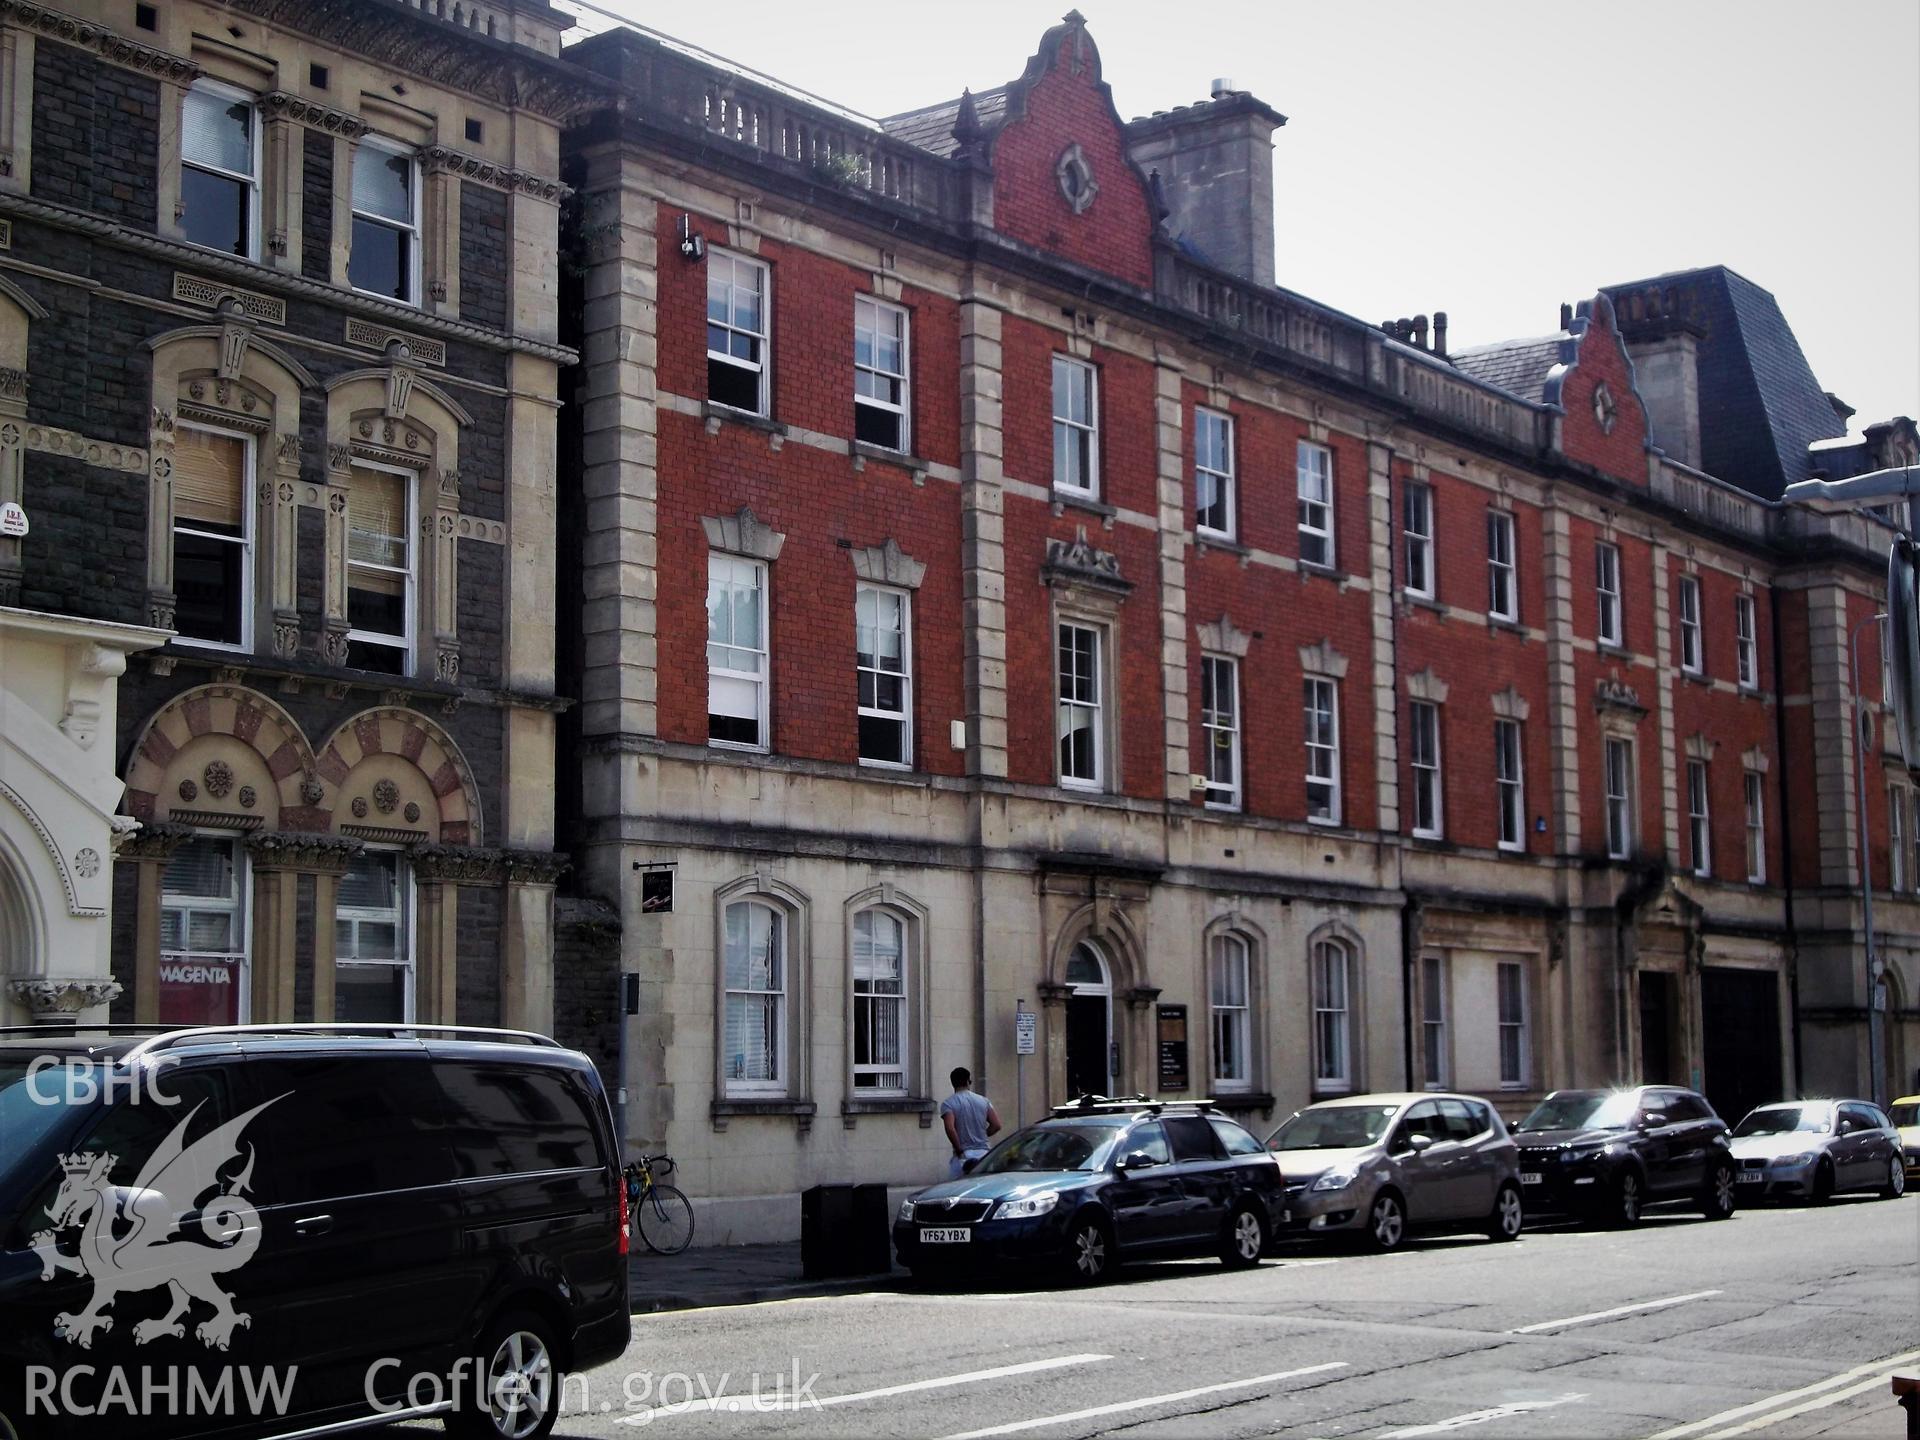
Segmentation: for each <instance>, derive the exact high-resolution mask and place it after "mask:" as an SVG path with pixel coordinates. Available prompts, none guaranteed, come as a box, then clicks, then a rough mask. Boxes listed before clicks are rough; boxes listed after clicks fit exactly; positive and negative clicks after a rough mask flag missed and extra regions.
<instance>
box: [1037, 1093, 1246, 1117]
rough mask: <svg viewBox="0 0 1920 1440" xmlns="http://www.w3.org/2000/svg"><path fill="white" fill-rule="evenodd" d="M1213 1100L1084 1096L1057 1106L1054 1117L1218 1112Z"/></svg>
mask: <svg viewBox="0 0 1920 1440" xmlns="http://www.w3.org/2000/svg"><path fill="white" fill-rule="evenodd" d="M1218 1108H1219V1107H1218V1106H1217V1105H1216V1104H1215V1103H1214V1102H1213V1101H1212V1100H1156V1099H1154V1098H1153V1097H1152V1096H1151V1095H1119V1096H1107V1095H1082V1096H1081V1097H1080V1098H1079V1099H1078V1100H1069V1101H1067V1102H1066V1103H1065V1104H1062V1105H1055V1106H1054V1107H1053V1109H1052V1112H1051V1113H1052V1114H1054V1115H1062V1116H1066V1115H1138V1114H1141V1113H1143V1112H1144V1113H1146V1114H1150V1115H1158V1114H1159V1113H1160V1112H1161V1111H1163V1110H1195V1111H1207V1110H1216V1109H1218Z"/></svg>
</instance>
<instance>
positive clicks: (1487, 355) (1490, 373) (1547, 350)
mask: <svg viewBox="0 0 1920 1440" xmlns="http://www.w3.org/2000/svg"><path fill="white" fill-rule="evenodd" d="M1569 338H1570V337H1569V336H1567V335H1565V334H1560V335H1542V336H1539V337H1537V338H1535V339H1532V340H1502V341H1500V342H1498V343H1497V344H1493V345H1473V346H1469V347H1468V348H1467V349H1465V350H1455V351H1454V352H1453V353H1452V354H1450V355H1449V356H1448V357H1447V358H1448V359H1449V360H1451V361H1452V362H1453V365H1454V368H1455V369H1456V370H1458V371H1459V372H1460V373H1461V374H1462V375H1466V376H1468V377H1470V378H1471V379H1474V380H1478V381H1479V382H1480V383H1481V384H1483V385H1493V386H1497V387H1498V388H1500V389H1502V390H1505V391H1506V392H1507V393H1508V394H1509V395H1518V396H1519V397H1520V398H1521V399H1522V400H1531V401H1532V402H1533V403H1534V404H1536V405H1538V404H1539V403H1540V402H1541V400H1542V399H1543V398H1544V396H1545V394H1546V388H1547V372H1548V371H1550V370H1551V369H1553V367H1554V366H1555V365H1558V364H1559V363H1560V346H1561V345H1562V344H1563V343H1564V342H1565V341H1566V340H1568V339H1569Z"/></svg>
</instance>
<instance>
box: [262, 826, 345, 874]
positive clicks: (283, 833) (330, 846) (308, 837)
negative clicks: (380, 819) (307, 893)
mask: <svg viewBox="0 0 1920 1440" xmlns="http://www.w3.org/2000/svg"><path fill="white" fill-rule="evenodd" d="M365 848H366V847H365V846H364V845H362V844H361V843H360V842H359V841H358V840H355V839H353V838H352V837H351V836H347V835H321V834H314V833H310V832H304V831H298V830H260V831H256V832H254V833H253V834H252V835H249V836H248V837H247V851H248V853H249V854H250V855H251V856H252V859H253V866H254V868H255V869H256V870H314V871H326V872H329V873H332V874H341V873H344V872H345V870H346V868H347V865H348V864H349V862H351V861H352V859H353V857H354V856H355V855H358V854H359V853H360V852H361V851H362V850H363V849H365Z"/></svg>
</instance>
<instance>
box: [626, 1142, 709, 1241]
mask: <svg viewBox="0 0 1920 1440" xmlns="http://www.w3.org/2000/svg"><path fill="white" fill-rule="evenodd" d="M672 1173H673V1157H672V1156H671V1155H642V1156H641V1157H640V1158H639V1159H638V1160H635V1161H633V1162H632V1163H631V1164H629V1165H628V1166H627V1169H626V1176H627V1209H628V1210H629V1211H630V1212H631V1214H632V1216H633V1223H634V1225H635V1226H636V1227H637V1228H638V1229H639V1231H640V1238H641V1240H642V1241H644V1242H645V1243H646V1247H647V1248H648V1249H649V1250H651V1251H653V1253H654V1254H656V1255H678V1254H679V1253H680V1252H681V1251H682V1250H684V1249H686V1248H687V1246H689V1245H691V1244H692V1243H693V1202H692V1201H690V1200H688V1199H687V1197H686V1196H685V1195H684V1194H682V1193H681V1192H680V1191H679V1189H677V1188H676V1187H674V1186H672V1185H668V1184H666V1183H664V1182H665V1177H667V1176H668V1175H671V1174H672Z"/></svg>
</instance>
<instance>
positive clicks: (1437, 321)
mask: <svg viewBox="0 0 1920 1440" xmlns="http://www.w3.org/2000/svg"><path fill="white" fill-rule="evenodd" d="M1433 353H1434V354H1436V355H1438V356H1439V357H1440V358H1441V359H1442V360H1444V359H1446V358H1447V312H1446V311H1444V310H1436V311H1434V312H1433Z"/></svg>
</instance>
